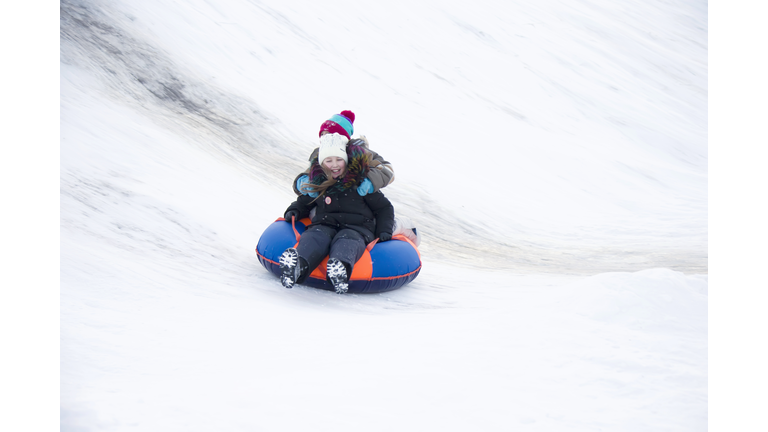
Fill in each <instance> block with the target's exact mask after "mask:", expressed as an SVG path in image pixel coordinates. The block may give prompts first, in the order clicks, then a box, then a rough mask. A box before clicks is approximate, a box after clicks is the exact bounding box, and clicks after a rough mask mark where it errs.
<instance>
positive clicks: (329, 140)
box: [317, 133, 349, 164]
mask: <svg viewBox="0 0 768 432" xmlns="http://www.w3.org/2000/svg"><path fill="white" fill-rule="evenodd" d="M348 142H349V138H347V137H345V136H344V135H340V134H337V133H329V134H325V135H323V136H321V137H320V149H319V151H318V154H317V161H318V162H319V163H321V164H322V163H323V161H324V160H325V158H327V157H331V156H337V157H340V158H342V159H344V162H345V163H348V162H349V158H348V157H347V143H348Z"/></svg>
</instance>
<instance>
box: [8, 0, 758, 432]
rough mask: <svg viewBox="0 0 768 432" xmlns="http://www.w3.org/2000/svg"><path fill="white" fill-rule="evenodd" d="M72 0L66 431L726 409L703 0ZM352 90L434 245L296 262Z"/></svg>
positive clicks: (523, 422) (63, 52) (655, 419)
mask: <svg viewBox="0 0 768 432" xmlns="http://www.w3.org/2000/svg"><path fill="white" fill-rule="evenodd" d="M60 6H61V12H60V52H59V53H60V63H59V78H60V100H59V104H60V105H59V109H60V119H59V121H60V123H59V125H60V137H59V139H60V141H59V142H60V164H59V167H58V168H59V172H58V173H57V174H58V176H59V178H58V180H59V182H60V184H59V186H60V190H59V193H60V195H59V199H60V201H59V202H58V203H57V204H58V205H57V206H56V208H55V209H54V213H57V214H56V216H57V217H58V218H59V219H58V220H57V222H58V223H59V229H60V251H59V252H60V262H58V263H57V264H59V265H60V273H58V274H57V279H58V281H59V283H60V297H59V298H58V299H57V300H59V302H60V303H59V307H58V308H56V309H55V311H56V313H57V314H60V322H57V324H60V327H59V330H60V334H59V340H58V343H59V344H60V345H59V347H60V352H59V353H58V354H59V357H58V360H59V363H58V365H57V366H59V367H60V370H59V375H58V376H56V379H57V380H58V381H59V382H58V386H57V387H56V393H57V394H56V396H57V398H58V399H57V400H56V401H55V402H56V403H57V404H58V408H59V409H60V417H57V418H56V419H55V420H56V421H58V422H60V429H61V430H62V431H129V430H141V431H211V430H226V431H237V430H243V431H254V430H258V431H262V430H263V431H288V430H290V431H293V430H297V431H298V430H312V431H358V430H366V431H389V430H408V431H410V430H413V431H416V430H450V431H454V430H455V431H464V430H483V431H497V430H498V431H501V430H505V431H506V430H520V431H528V430H530V431H597V430H603V431H702V430H707V428H708V421H710V420H712V419H711V418H710V416H709V413H708V410H709V395H710V392H709V391H708V387H709V384H710V381H709V373H708V369H709V367H710V366H711V364H710V357H709V355H708V350H710V344H709V341H708V334H709V325H708V323H709V320H708V306H709V304H710V302H709V300H708V298H709V297H708V292H709V289H708V287H709V278H708V273H709V264H708V255H709V254H708V245H709V243H708V237H709V232H708V224H709V216H708V213H709V197H708V194H709V187H708V179H709V173H708V165H709V160H710V155H709V152H708V92H709V90H708V73H709V72H708V69H709V67H708V4H707V3H706V2H702V1H688V0H671V1H661V0H652V1H640V0H621V1H618V2H617V1H608V0H568V1H562V0H541V1H537V2H500V1H490V0H480V1H476V2H466V3H459V2H441V1H421V2H405V1H399V0H396V1H391V2H379V3H378V4H369V3H367V2H353V1H329V2H309V1H297V2H281V1H272V0H267V1H260V2H239V1H216V2H209V1H204V0H189V1H184V2H178V1H175V0H151V1H149V0H132V1H130V2H128V1H106V0H62V1H61V2H60ZM343 109H350V110H352V111H354V112H355V113H356V115H357V119H356V121H355V132H356V134H365V135H366V136H367V137H368V138H369V140H370V141H371V146H372V148H373V149H374V150H376V151H378V152H380V153H381V154H382V155H383V156H384V157H385V158H387V159H388V160H390V161H391V162H392V163H393V165H394V167H395V170H396V175H397V177H396V181H395V182H394V183H393V184H392V185H391V186H389V187H387V188H386V189H385V190H384V192H385V193H386V194H387V196H388V197H389V198H390V199H391V200H392V201H393V203H394V205H395V208H396V211H397V212H398V213H400V214H402V215H403V216H407V217H409V218H410V219H412V220H413V221H414V222H415V223H416V224H417V226H418V227H419V229H420V230H421V235H422V247H421V253H422V259H423V265H424V266H423V270H422V272H421V274H420V275H419V276H418V278H417V279H416V280H415V281H414V282H412V283H411V284H409V285H407V286H405V287H403V288H401V289H399V290H396V291H393V292H389V293H383V294H374V295H344V296H339V295H336V294H334V293H332V292H326V291H321V290H316V289H312V288H308V287H303V286H297V287H295V288H294V289H292V290H285V289H284V288H282V287H281V285H280V283H279V281H278V279H277V278H276V277H274V276H273V275H272V274H270V273H268V272H267V271H266V270H265V269H264V268H263V267H262V266H261V265H260V264H259V262H258V260H257V258H256V254H255V252H254V248H255V246H256V243H257V242H258V239H259V236H260V234H261V232H263V230H264V229H265V228H266V227H267V226H268V225H269V224H270V223H272V221H274V220H275V219H276V218H278V217H281V216H282V213H283V211H284V209H285V207H287V205H288V204H289V203H290V202H291V201H292V199H293V192H292V190H291V186H290V181H291V179H292V178H293V177H294V176H295V174H296V173H298V172H299V171H300V170H302V169H304V168H305V167H306V157H307V156H308V155H309V153H310V151H311V149H312V148H313V147H314V146H315V145H316V142H317V138H316V137H317V132H318V129H319V126H320V124H321V123H322V122H323V121H324V120H325V119H327V118H328V117H329V116H330V115H332V114H334V113H338V112H339V111H341V110H343ZM34 157H41V158H42V157H43V156H38V155H34ZM32 176H34V174H32ZM49 240H50V239H49ZM12 262H13V261H12ZM721 277H722V275H721ZM732 280H736V276H733V279H732ZM756 283H757V282H756ZM29 288H30V289H31V288H33V287H29ZM744 301H745V302H746V303H749V299H744ZM33 304H34V302H33ZM745 307H751V308H754V305H745ZM751 310H755V309H751ZM57 318H58V317H57ZM4 322H5V321H4ZM20 322H22V323H23V322H24V321H22V320H19V322H15V323H14V325H23V324H20ZM749 322H750V323H752V322H751V321H749ZM710 352H711V351H710ZM761 358H765V356H764V355H763V356H762V357H761ZM749 361H750V362H751V361H752V360H749ZM21 363H23V362H21ZM750 364H754V363H750ZM752 377H753V378H754V379H756V380H758V381H759V380H760V379H764V377H765V375H764V374H762V375H760V374H759V373H756V374H754V375H753V376H752ZM22 387H23V386H22ZM28 391H29V390H28V389H25V390H20V391H19V392H18V394H17V397H16V400H15V401H13V402H9V404H10V406H15V407H16V408H17V409H18V410H19V413H20V414H17V417H19V418H21V419H22V420H21V421H22V422H23V423H26V424H31V423H32V420H31V419H30V418H29V417H27V414H26V413H27V411H24V410H22V408H21V407H22V406H27V405H29V403H28V402H26V401H33V400H34V396H33V395H32V394H29V393H27V392H28ZM9 400H10V399H9ZM752 400H753V401H761V400H762V401H764V400H765V397H764V396H760V397H759V398H757V399H752ZM25 402H26V403H25ZM32 403H33V404H34V402H32ZM13 404H17V405H13ZM4 405H6V404H4ZM49 405H50V404H48V405H46V406H49ZM746 405H747V404H745V406H746ZM753 405H754V404H753ZM756 405H757V406H759V404H756ZM6 406H9V405H6ZM749 406H752V405H749ZM726 424H727V425H730V426H733V425H735V424H736V422H735V421H730V422H726ZM54 425H55V423H54ZM731 430H736V429H731Z"/></svg>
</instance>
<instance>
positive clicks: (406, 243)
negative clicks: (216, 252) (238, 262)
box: [256, 218, 421, 293]
mask: <svg viewBox="0 0 768 432" xmlns="http://www.w3.org/2000/svg"><path fill="white" fill-rule="evenodd" d="M310 223H311V221H310V220H309V218H305V219H301V220H300V221H296V223H295V224H294V225H295V229H294V225H292V224H291V223H289V222H287V221H286V220H285V219H283V218H280V219H277V220H276V221H275V222H273V223H272V224H271V225H270V226H268V227H267V229H266V230H265V231H264V233H263V234H262V235H261V238H260V239H259V243H258V245H257V246H256V255H257V256H258V257H259V262H261V265H263V266H264V268H266V269H267V270H268V271H270V272H272V273H273V274H275V275H276V276H278V277H280V274H281V273H280V263H279V260H280V255H281V254H282V253H283V252H284V251H285V250H286V249H288V248H290V247H295V246H296V245H297V244H298V242H299V237H300V236H301V234H302V233H303V232H304V230H305V229H306V227H307V226H308V225H309V224H310ZM327 261H328V257H325V259H324V260H323V262H321V263H320V265H319V266H317V268H316V269H315V270H314V271H313V272H312V274H310V276H309V277H308V278H307V280H306V281H304V284H305V285H309V286H312V287H315V288H320V289H326V290H331V291H333V285H331V284H330V283H329V282H328V281H327V280H326V263H327ZM420 271H421V255H420V254H419V250H418V248H416V246H415V245H414V244H413V242H411V241H410V240H409V239H408V238H407V237H405V236H403V235H395V236H393V237H392V240H390V241H388V242H383V243H375V244H374V245H373V247H372V248H371V247H370V246H369V247H368V248H367V249H366V251H365V252H364V253H363V256H362V257H361V258H360V260H358V261H357V263H355V266H354V268H353V270H352V275H351V276H350V278H349V291H347V292H349V293H379V292H385V291H392V290H394V289H397V288H400V287H401V286H403V285H405V284H407V283H409V282H410V281H412V280H414V279H416V276H418V275H419V272H420Z"/></svg>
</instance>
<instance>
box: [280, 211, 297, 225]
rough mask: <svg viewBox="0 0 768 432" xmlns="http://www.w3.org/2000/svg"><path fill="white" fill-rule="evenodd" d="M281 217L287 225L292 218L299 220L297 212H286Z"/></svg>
mask: <svg viewBox="0 0 768 432" xmlns="http://www.w3.org/2000/svg"><path fill="white" fill-rule="evenodd" d="M283 217H284V218H285V221H286V222H288V223H290V222H291V218H292V217H295V218H296V221H298V220H299V212H297V211H296V210H288V211H287V212H285V216H283Z"/></svg>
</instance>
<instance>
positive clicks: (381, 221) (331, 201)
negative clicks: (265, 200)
mask: <svg viewBox="0 0 768 432" xmlns="http://www.w3.org/2000/svg"><path fill="white" fill-rule="evenodd" d="M313 200H314V201H313ZM312 207H317V209H316V211H315V216H314V217H313V218H312V225H326V226H329V227H332V228H336V229H343V228H350V229H353V230H355V231H357V232H359V233H360V234H362V235H363V237H365V242H366V243H370V242H372V241H373V239H375V238H378V237H379V235H380V234H381V233H383V232H387V233H390V234H392V230H393V229H394V224H395V209H394V207H393V206H392V203H391V202H390V201H389V199H387V197H385V196H384V194H383V193H381V192H374V193H370V194H367V195H365V196H360V194H358V193H357V189H356V187H353V188H349V189H345V190H342V191H338V192H336V193H334V192H331V193H329V194H327V195H322V196H320V197H319V198H317V199H316V200H315V198H312V197H310V196H309V195H301V196H299V197H298V199H297V200H296V201H294V202H293V203H292V204H291V205H290V206H289V207H288V208H287V209H286V212H288V211H290V210H296V211H298V212H299V218H305V217H308V216H309V212H310V210H312ZM312 225H310V226H312Z"/></svg>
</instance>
